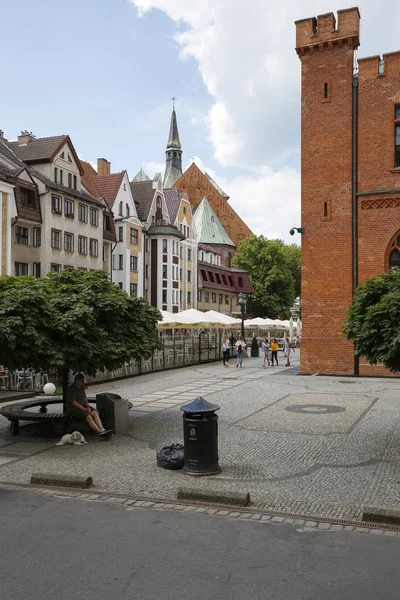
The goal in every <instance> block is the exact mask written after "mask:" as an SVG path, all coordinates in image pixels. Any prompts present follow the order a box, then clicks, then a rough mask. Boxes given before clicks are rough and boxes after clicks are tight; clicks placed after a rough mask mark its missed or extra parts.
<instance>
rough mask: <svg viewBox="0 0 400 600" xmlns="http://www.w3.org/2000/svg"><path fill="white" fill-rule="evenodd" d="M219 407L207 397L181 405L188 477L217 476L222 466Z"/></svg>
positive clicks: (184, 467)
mask: <svg viewBox="0 0 400 600" xmlns="http://www.w3.org/2000/svg"><path fill="white" fill-rule="evenodd" d="M219 408H220V407H219V406H218V405H217V404H210V402H207V400H204V398H201V397H200V398H196V400H193V402H190V403H189V404H185V405H184V406H181V410H182V411H183V438H184V466H183V472H184V473H187V474H188V475H215V473H218V472H219V471H220V467H219V465H218V415H216V414H215V411H216V410H219Z"/></svg>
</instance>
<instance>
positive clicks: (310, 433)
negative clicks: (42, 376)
mask: <svg viewBox="0 0 400 600" xmlns="http://www.w3.org/2000/svg"><path fill="white" fill-rule="evenodd" d="M296 361H298V353H296V355H295V359H294V361H293V364H294V367H296ZM287 371H288V373H287V375H285V368H284V367H281V366H279V367H278V368H276V367H275V368H274V369H272V368H265V369H264V368H263V367H262V366H261V360H259V359H246V360H245V361H244V367H243V369H236V368H235V367H234V366H233V365H232V366H231V367H230V368H229V369H223V367H222V365H220V364H209V365H204V366H198V367H189V368H185V369H179V370H175V371H168V372H164V373H155V374H148V375H145V376H142V377H138V378H132V379H129V380H123V381H118V382H113V383H112V384H102V385H98V386H96V387H93V388H91V389H90V393H91V394H92V393H97V392H100V391H107V390H108V391H112V392H115V393H117V394H120V395H121V396H123V397H125V398H128V399H129V400H130V401H131V402H132V403H133V404H134V408H133V409H132V410H131V411H130V413H131V416H130V432H129V434H128V435H126V436H116V437H115V438H113V439H112V440H111V441H110V442H108V443H105V442H100V441H99V440H98V439H97V438H94V437H93V438H89V442H90V443H89V444H88V445H87V446H78V447H74V446H62V447H54V441H55V440H50V441H49V440H48V441H46V440H43V439H34V438H31V437H27V436H26V435H23V436H22V437H21V440H20V441H15V438H11V437H10V436H9V434H8V433H7V421H6V420H5V419H3V418H0V440H1V442H0V481H3V482H7V481H8V482H21V483H27V482H29V479H30V476H31V474H32V472H37V471H46V472H54V473H57V472H60V473H69V474H73V473H75V474H79V475H84V476H89V475H90V476H92V477H93V480H94V482H95V486H96V490H100V491H109V492H114V493H117V494H127V495H132V496H135V495H136V496H138V495H141V496H147V497H154V498H162V499H164V500H165V501H168V500H169V501H171V502H174V499H175V498H176V493H177V490H178V487H179V486H182V485H185V486H186V485H190V487H192V488H193V487H198V488H199V489H202V490H204V491H208V492H209V491H213V490H215V491H218V492H221V491H240V492H247V491H249V492H250V494H251V499H252V502H253V506H254V507H258V508H260V509H261V508H262V509H267V510H271V511H275V512H286V513H293V514H304V515H315V516H325V517H327V518H329V517H337V518H344V517H346V518H347V517H348V518H360V517H361V514H362V508H363V506H381V507H387V508H389V507H393V506H398V504H399V501H400V491H399V485H400V484H399V481H400V450H399V448H398V439H399V433H400V411H399V409H398V401H399V397H400V381H399V380H389V379H344V378H342V379H341V378H335V377H302V376H293V369H292V368H290V369H288V370H287ZM350 383H351V384H350ZM345 384H346V385H345ZM199 395H201V396H204V397H206V398H209V399H210V400H211V401H212V402H213V403H217V404H219V405H220V406H221V410H220V411H219V413H218V414H219V417H220V418H219V456H220V465H221V467H222V470H221V472H220V473H219V474H218V475H216V476H212V477H206V478H195V477H190V476H188V475H184V474H183V473H182V472H181V471H165V470H163V469H160V468H158V467H157V464H156V457H155V452H156V450H157V449H158V448H160V447H161V446H163V445H166V444H170V443H173V442H182V438H183V431H182V413H181V411H180V410H179V407H180V406H182V405H183V404H185V403H186V402H188V401H190V400H192V399H194V398H196V397H197V396H199ZM302 405H303V406H307V405H315V406H317V407H319V406H320V407H321V410H320V411H319V410H317V411H315V412H314V411H313V412H311V413H304V412H301V413H295V412H290V411H289V410H287V409H288V408H289V407H291V406H302ZM326 406H338V407H341V408H344V409H345V410H343V411H341V412H334V413H326V412H325V409H324V407H326ZM25 431H29V429H28V428H26V430H25ZM25 431H24V432H23V433H25ZM3 444H5V445H3ZM18 447H22V450H18Z"/></svg>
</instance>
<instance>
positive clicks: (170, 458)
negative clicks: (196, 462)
mask: <svg viewBox="0 0 400 600" xmlns="http://www.w3.org/2000/svg"><path fill="white" fill-rule="evenodd" d="M157 464H158V466H159V467H162V468H163V469H182V467H183V446H182V444H172V446H164V448H161V450H159V451H158V452H157Z"/></svg>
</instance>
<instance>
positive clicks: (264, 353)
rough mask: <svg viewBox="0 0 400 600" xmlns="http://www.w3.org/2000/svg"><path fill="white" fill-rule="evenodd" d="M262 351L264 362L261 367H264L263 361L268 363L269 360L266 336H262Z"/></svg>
mask: <svg viewBox="0 0 400 600" xmlns="http://www.w3.org/2000/svg"><path fill="white" fill-rule="evenodd" d="M262 351H263V355H264V364H263V367H265V363H267V364H268V366H269V364H270V362H269V341H268V338H264V341H263V343H262Z"/></svg>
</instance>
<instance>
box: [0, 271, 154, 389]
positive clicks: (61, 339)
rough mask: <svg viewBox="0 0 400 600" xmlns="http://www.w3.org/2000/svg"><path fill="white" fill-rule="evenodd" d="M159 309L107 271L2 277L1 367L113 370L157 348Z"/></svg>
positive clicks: (0, 283) (91, 373) (146, 356)
mask: <svg viewBox="0 0 400 600" xmlns="http://www.w3.org/2000/svg"><path fill="white" fill-rule="evenodd" d="M160 318H161V315H160V313H159V312H158V310H157V309H155V308H153V307H151V306H150V305H149V304H148V303H147V302H146V301H145V300H143V299H138V298H134V297H131V296H128V294H126V293H125V292H123V291H122V290H120V289H119V288H118V287H116V286H114V285H113V284H112V283H111V282H110V280H109V279H108V277H107V274H106V273H105V272H104V271H88V272H83V271H79V270H66V271H62V272H61V273H51V274H49V275H48V276H47V277H45V278H44V279H34V278H32V277H22V278H19V277H18V278H17V277H1V278H0V364H3V365H5V366H7V367H8V368H9V369H16V368H25V367H33V368H35V369H43V370H46V371H51V370H55V369H57V370H58V371H60V372H62V374H63V389H64V396H65V392H66V386H67V382H68V371H69V370H70V369H72V370H73V371H83V372H84V373H87V374H90V375H94V374H95V373H96V371H99V370H100V371H102V370H104V369H116V368H118V367H121V366H122V365H123V364H124V363H125V362H129V361H131V360H133V359H136V360H138V359H140V358H149V357H150V356H151V355H152V353H153V352H154V350H155V349H156V348H158V347H159V338H158V334H157V329H156V323H157V321H158V320H159V319H160Z"/></svg>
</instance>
